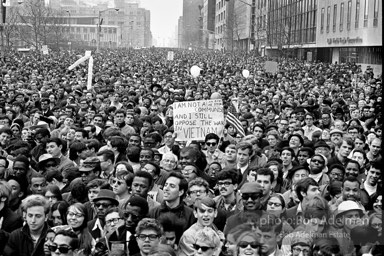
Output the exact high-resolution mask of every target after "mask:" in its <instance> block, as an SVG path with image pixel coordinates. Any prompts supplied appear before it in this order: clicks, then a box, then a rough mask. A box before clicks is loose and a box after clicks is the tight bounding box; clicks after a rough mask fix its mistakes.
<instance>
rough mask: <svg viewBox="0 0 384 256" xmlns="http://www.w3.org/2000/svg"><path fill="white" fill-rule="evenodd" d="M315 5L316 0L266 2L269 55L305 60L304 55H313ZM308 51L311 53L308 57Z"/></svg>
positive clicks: (267, 48) (314, 43) (314, 44)
mask: <svg viewBox="0 0 384 256" xmlns="http://www.w3.org/2000/svg"><path fill="white" fill-rule="evenodd" d="M317 2H318V1H317V0H292V1H285V0H276V1H268V6H267V8H268V17H267V20H268V21H267V24H266V33H267V46H266V51H267V54H268V55H270V56H281V55H285V56H286V57H297V58H299V59H306V57H307V55H308V56H309V55H313V54H314V49H315V47H316V15H317V10H318V8H317ZM319 2H323V1H319ZM324 2H325V1H324ZM308 52H310V53H311V54H307V53H308Z"/></svg>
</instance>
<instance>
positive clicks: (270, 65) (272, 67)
mask: <svg viewBox="0 0 384 256" xmlns="http://www.w3.org/2000/svg"><path fill="white" fill-rule="evenodd" d="M277 71H278V69H277V62H276V61H266V62H265V72H267V73H272V74H276V73H277Z"/></svg>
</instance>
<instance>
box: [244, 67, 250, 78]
mask: <svg viewBox="0 0 384 256" xmlns="http://www.w3.org/2000/svg"><path fill="white" fill-rule="evenodd" d="M242 74H243V77H245V78H248V77H249V71H248V70H246V69H244V70H243V72H242Z"/></svg>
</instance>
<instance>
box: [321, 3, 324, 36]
mask: <svg viewBox="0 0 384 256" xmlns="http://www.w3.org/2000/svg"><path fill="white" fill-rule="evenodd" d="M324 12H325V9H324V8H321V20H320V33H323V32H324Z"/></svg>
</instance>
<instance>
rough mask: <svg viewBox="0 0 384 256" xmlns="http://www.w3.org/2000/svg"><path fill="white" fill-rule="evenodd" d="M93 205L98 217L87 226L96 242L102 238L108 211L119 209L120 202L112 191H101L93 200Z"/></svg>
mask: <svg viewBox="0 0 384 256" xmlns="http://www.w3.org/2000/svg"><path fill="white" fill-rule="evenodd" d="M93 203H94V206H95V208H96V212H97V216H96V218H95V219H93V220H91V221H89V222H88V224H87V226H88V230H89V232H90V233H91V235H92V237H93V239H95V240H96V239H98V238H101V237H102V234H103V229H104V225H105V215H106V213H107V211H108V210H109V209H111V208H112V207H117V206H118V205H119V201H117V200H116V198H115V194H114V193H113V192H112V191H111V190H109V189H100V192H99V194H98V195H97V197H96V198H95V199H93Z"/></svg>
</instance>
